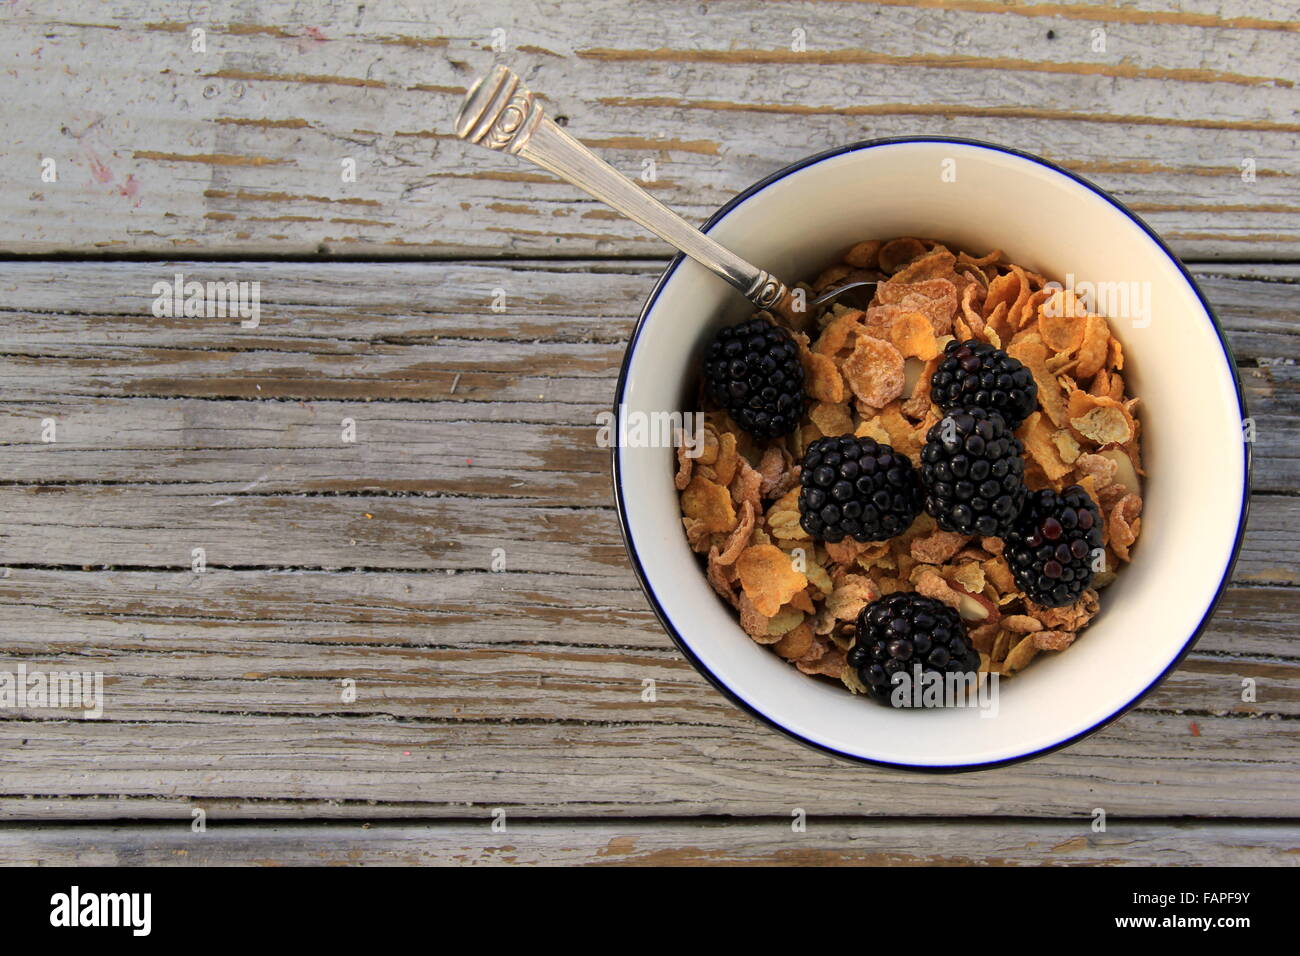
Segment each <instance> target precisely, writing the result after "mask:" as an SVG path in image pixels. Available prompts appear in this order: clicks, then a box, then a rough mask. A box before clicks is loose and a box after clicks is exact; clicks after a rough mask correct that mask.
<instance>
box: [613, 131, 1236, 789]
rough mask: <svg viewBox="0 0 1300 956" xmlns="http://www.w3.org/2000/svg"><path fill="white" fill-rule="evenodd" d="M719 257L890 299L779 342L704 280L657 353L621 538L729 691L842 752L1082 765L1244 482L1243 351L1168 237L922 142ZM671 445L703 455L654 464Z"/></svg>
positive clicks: (817, 166) (809, 324) (1004, 161)
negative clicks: (1067, 759)
mask: <svg viewBox="0 0 1300 956" xmlns="http://www.w3.org/2000/svg"><path fill="white" fill-rule="evenodd" d="M704 228H705V231H706V232H708V233H709V234H710V235H712V236H713V237H714V238H716V239H718V240H719V241H720V242H722V243H723V244H724V245H726V246H728V247H730V248H733V249H734V250H735V251H736V252H738V253H739V254H741V255H743V256H745V257H746V258H747V259H749V260H750V261H752V262H756V263H759V264H761V265H763V266H764V267H765V268H768V269H771V270H772V271H773V272H774V273H776V274H778V275H782V276H788V277H802V278H804V279H805V280H806V281H805V282H804V283H803V284H802V285H801V286H800V289H799V290H797V291H796V298H797V301H805V300H811V299H812V298H813V297H814V296H815V295H816V294H817V293H818V292H820V291H821V290H823V289H825V288H830V287H833V286H835V285H837V284H839V283H842V282H844V281H849V280H855V279H858V280H870V281H872V282H873V283H874V284H873V285H872V286H870V287H868V288H867V292H866V294H865V295H864V296H863V297H862V299H861V301H859V302H856V303H849V302H844V301H841V302H838V303H835V304H833V305H831V306H828V307H826V308H824V309H809V310H807V311H800V310H798V309H797V308H796V309H795V310H793V311H791V310H782V312H781V314H771V313H760V314H757V315H755V314H754V313H753V307H752V306H751V305H750V304H749V303H747V302H745V301H744V300H742V299H740V297H738V296H736V295H735V293H734V292H732V291H731V290H730V289H728V288H727V287H726V286H725V285H724V284H722V283H720V282H718V281H717V280H716V279H715V278H714V277H713V276H711V275H710V274H709V273H707V272H706V271H705V270H704V269H703V268H702V267H700V266H698V265H696V264H695V263H693V262H691V261H690V260H687V259H684V258H682V257H680V256H679V257H678V258H677V259H675V260H674V261H673V262H672V263H671V265H670V266H669V267H668V269H667V270H666V272H665V273H664V275H663V277H662V278H661V279H660V280H659V282H658V283H657V284H656V286H655V288H654V290H653V291H652V293H651V294H650V297H649V299H648V301H647V302H646V305H645V308H644V310H643V312H642V314H641V317H640V319H639V321H638V323H637V325H636V329H635V331H634V333H633V335H632V338H631V341H630V343H629V346H628V349H627V353H626V357H625V360H624V364H623V368H622V373H621V375H620V377H619V382H618V388H617V397H616V403H615V416H616V419H617V421H616V425H617V428H616V434H619V435H620V436H625V440H623V441H620V442H619V443H618V444H617V446H616V447H615V448H614V450H613V470H614V485H615V496H616V501H617V506H618V511H619V516H620V521H621V524H622V528H623V533H624V537H625V540H626V544H627V549H628V554H629V556H630V558H631V562H632V564H633V567H634V569H635V570H636V572H637V575H638V577H639V578H640V581H641V584H642V586H643V588H644V590H645V593H646V595H647V598H648V599H649V601H650V604H651V605H652V607H653V608H654V610H655V612H656V614H657V615H658V617H659V619H660V621H661V622H662V624H663V626H664V628H665V629H666V630H667V631H668V633H669V635H670V636H671V637H672V639H673V640H674V642H675V643H676V644H677V645H678V647H679V648H680V649H681V650H682V652H683V653H684V654H685V655H686V656H687V658H688V659H689V660H690V661H691V662H692V663H693V664H694V666H695V667H696V668H697V669H698V670H699V671H700V672H701V673H702V674H703V675H704V676H705V677H706V678H707V679H708V680H709V681H711V682H712V683H713V684H714V685H715V686H716V687H717V688H718V689H719V690H721V691H722V692H723V693H724V694H725V695H726V696H727V697H729V698H730V699H731V700H732V701H733V702H735V703H736V704H738V705H739V706H741V707H742V708H744V709H745V710H747V711H749V712H750V713H751V714H753V715H754V716H756V717H758V718H760V719H761V720H763V721H764V722H766V723H767V724H769V725H770V726H772V727H774V728H775V729H777V730H779V731H781V732H783V733H785V734H787V735H789V736H791V737H793V738H794V739H796V740H799V741H801V742H802V743H805V744H807V745H809V746H811V747H814V748H817V749H819V750H822V751H825V752H827V753H831V754H834V755H836V756H840V757H843V758H846V759H849V760H853V761H858V762H863V763H869V764H877V765H884V766H890V767H898V768H905V769H912V770H924V771H956V770H973V769H982V768H988V767H994V766H999V765H1003V764H1007V763H1012V762H1015V761H1019V760H1024V759H1028V758H1030V757H1034V756H1038V755H1041V754H1044V753H1048V752H1051V751H1053V750H1056V749H1058V748H1060V747H1063V746H1066V745H1068V744H1070V743H1072V742H1074V741H1076V740H1079V739H1081V738H1083V737H1085V736H1087V735H1088V734H1090V733H1092V732H1094V731H1096V730H1098V729H1099V728H1101V727H1103V726H1105V725H1106V724H1107V723H1109V722H1110V721H1112V720H1114V719H1115V718H1117V717H1119V716H1120V715H1122V714H1123V713H1124V712H1125V711H1127V710H1128V709H1129V708H1131V707H1132V706H1134V704H1136V703H1137V702H1138V701H1139V700H1140V699H1141V698H1142V697H1143V696H1144V695H1145V694H1147V693H1148V692H1150V691H1151V690H1152V689H1153V688H1154V687H1155V686H1156V685H1157V684H1159V683H1160V681H1162V680H1163V679H1164V678H1165V677H1166V676H1167V675H1168V674H1169V672H1170V671H1171V670H1172V669H1173V668H1174V667H1175V666H1177V664H1178V662H1179V661H1180V660H1181V659H1182V657H1183V656H1184V655H1185V654H1186V653H1187V651H1188V650H1189V649H1190V648H1191V646H1192V644H1193V643H1194V642H1195V640H1196V638H1197V636H1198V635H1199V634H1200V632H1201V630H1202V629H1203V628H1204V627H1205V625H1206V623H1207V622H1208V620H1209V617H1210V614H1211V613H1212V611H1213V609H1214V606H1215V604H1216V602H1217V600H1218V598H1219V596H1220V595H1221V593H1222V591H1223V589H1224V587H1225V586H1226V584H1227V581H1228V579H1229V577H1230V574H1231V569H1232V565H1233V562H1234V560H1235V558H1236V555H1237V552H1238V550H1239V548H1240V542H1241V535H1242V531H1243V529H1244V525H1245V517H1246V507H1247V500H1248V493H1249V465H1250V455H1249V445H1248V444H1247V443H1246V442H1245V441H1244V440H1243V420H1244V419H1245V409H1244V404H1243V400H1242V397H1241V389H1240V383H1239V382H1238V379H1237V375H1236V371H1235V365H1234V363H1233V360H1232V356H1231V353H1230V351H1229V349H1228V346H1227V344H1226V341H1225V340H1224V336H1223V333H1222V330H1221V329H1220V327H1219V325H1218V323H1217V321H1216V320H1215V318H1214V316H1213V313H1212V312H1211V310H1210V307H1209V305H1208V304H1207V303H1206V301H1205V299H1204V297H1203V295H1202V294H1201V292H1200V290H1199V289H1198V288H1197V287H1196V284H1195V283H1194V282H1193V280H1192V279H1191V277H1190V276H1189V275H1188V273H1187V271H1186V270H1185V269H1184V268H1183V267H1182V265H1181V264H1180V263H1179V262H1178V260H1177V259H1176V258H1175V257H1174V256H1173V254H1172V253H1171V252H1170V251H1169V250H1168V248H1167V247H1166V246H1165V245H1164V244H1163V243H1162V242H1161V241H1160V239H1159V238H1158V237H1157V236H1156V235H1155V234H1154V233H1153V232H1152V231H1151V230H1150V228H1149V227H1147V226H1146V225H1145V224H1144V223H1143V222H1142V221H1141V220H1140V219H1138V218H1137V217H1136V216H1135V215H1133V214H1132V213H1131V212H1130V211H1128V210H1127V209H1125V208H1124V206H1122V205H1121V204H1120V203H1118V202H1117V201H1116V200H1114V199H1112V198H1111V197H1110V196H1108V195H1107V194H1105V193H1104V192H1102V191H1101V190H1100V189H1098V188H1096V187H1095V186H1093V185H1091V184H1090V183H1088V182H1086V181H1084V180H1082V179H1080V178H1079V177H1077V176H1075V175H1073V174H1071V173H1069V172H1067V171H1065V170H1063V169H1061V168H1059V167H1057V166H1054V165H1052V164H1050V163H1048V162H1046V161H1044V160H1041V159H1038V158H1035V157H1033V156H1029V155H1027V154H1024V153H1020V152H1017V151H1015V150H1010V149H1006V148H1003V147H998V146H993V145H990V144H985V143H979V142H973V141H966V140H957V139H949V138H941V137H916V138H905V139H890V140H875V141H870V142H865V143H858V144H854V145H852V146H847V147H843V148H840V149H835V150H831V151H829V152H825V153H821V154H819V155H816V156H813V157H810V158H808V159H805V160H802V161H800V162H798V163H795V164H793V165H791V166H789V167H787V168H786V169H783V170H781V171H779V172H777V173H775V174H773V175H772V176H770V177H768V178H767V179H765V180H763V181H761V182H759V183H757V184H755V185H754V186H751V187H750V188H749V189H747V190H745V191H743V192H742V193H741V194H739V195H738V196H737V197H736V198H735V199H733V200H732V201H731V202H730V203H728V204H727V205H726V206H724V207H723V208H722V209H721V210H719V211H718V213H717V214H716V215H714V216H713V217H712V218H711V219H710V220H709V222H708V223H707V224H706V226H705V227H704ZM665 416H670V417H672V419H673V420H674V421H676V422H679V423H681V424H682V425H684V426H685V427H683V428H681V429H679V430H678V436H679V437H683V436H684V440H682V441H677V442H675V443H674V442H664V441H651V440H645V436H646V435H650V434H653V433H654V432H655V429H654V428H649V429H647V428H646V427H644V424H645V423H646V422H655V421H661V420H663V419H664V417H665ZM638 435H639V436H641V440H637V436H638ZM1193 436H1195V440H1192V437H1193ZM674 444H675V445H676V447H673V446H674Z"/></svg>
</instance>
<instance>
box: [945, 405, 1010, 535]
mask: <svg viewBox="0 0 1300 956" xmlns="http://www.w3.org/2000/svg"><path fill="white" fill-rule="evenodd" d="M1023 452H1024V446H1022V445H1021V443H1020V440H1019V439H1018V438H1016V436H1015V435H1014V434H1012V432H1011V429H1009V428H1008V427H1007V423H1006V421H1005V420H1004V419H1003V417H1002V416H1001V415H1000V414H998V413H997V412H990V411H987V410H985V409H983V408H961V409H955V410H953V411H950V412H948V413H947V414H946V415H944V417H943V418H941V419H940V420H939V421H938V422H937V423H935V425H934V426H933V427H932V428H931V429H930V431H929V432H927V433H926V436H925V447H924V448H923V449H922V450H921V482H922V483H923V484H924V485H925V510H926V511H928V512H929V513H930V514H931V515H932V516H933V517H934V519H935V520H936V521H938V522H939V527H940V528H942V529H943V530H944V531H955V532H957V533H959V534H978V535H984V536H986V537H987V536H1001V535H1003V534H1005V533H1006V532H1007V531H1009V530H1011V525H1012V522H1014V521H1015V518H1016V515H1017V514H1019V512H1020V507H1021V505H1023V504H1024V502H1025V495H1026V494H1027V492H1026V491H1025V482H1024V474H1025V462H1024V459H1023V458H1021V454H1022V453H1023Z"/></svg>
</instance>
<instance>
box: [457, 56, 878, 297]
mask: <svg viewBox="0 0 1300 956" xmlns="http://www.w3.org/2000/svg"><path fill="white" fill-rule="evenodd" d="M456 135H457V136H458V137H459V138H460V139H463V140H465V141H467V142H470V143H477V144H478V145H480V146H484V147H486V148H488V149H495V150H499V151H501V152H506V153H510V154H512V155H515V156H521V157H523V158H524V159H526V160H528V161H529V162H530V163H533V164H534V165H536V166H540V167H541V168H542V169H545V170H547V171H548V172H551V173H554V174H555V175H556V176H559V177H560V178H561V179H563V180H564V181H565V182H567V183H571V184H572V185H574V186H577V187H578V188H579V189H582V190H584V191H586V192H588V193H590V194H591V195H592V196H595V197H596V198H597V199H599V200H600V201H601V202H603V203H604V204H605V205H607V206H609V207H611V208H612V209H614V210H615V211H617V212H620V213H622V214H623V215H624V216H627V218H629V219H631V220H632V221H633V222H638V223H640V224H641V225H642V226H645V228H647V229H649V230H650V231H651V232H653V233H654V234H655V235H656V236H658V237H659V238H660V239H662V240H664V242H667V243H668V244H669V245H671V246H673V247H675V248H676V249H679V250H680V251H682V252H684V253H686V255H688V256H690V257H691V258H692V259H694V260H695V261H696V262H698V263H699V264H700V265H702V266H704V268H706V269H708V270H709V271H710V272H713V273H715V274H716V275H718V276H720V277H722V278H723V279H725V280H727V281H728V282H730V283H731V284H732V285H733V286H735V287H736V288H737V289H739V290H740V293H741V294H742V295H743V296H744V297H745V298H747V299H748V300H749V301H750V302H752V303H754V305H756V306H758V307H759V308H760V309H775V310H777V311H780V312H784V313H786V314H787V315H789V314H790V313H792V312H803V311H806V310H809V309H811V310H816V309H818V308H820V307H821V306H823V305H825V304H826V303H828V302H830V301H831V300H832V299H835V298H837V297H839V296H840V295H842V294H844V293H845V292H848V291H849V290H850V289H857V288H861V287H862V286H868V285H875V284H876V283H875V282H874V281H869V280H864V281H856V282H848V283H845V284H844V285H841V286H837V287H836V288H834V289H831V290H829V291H827V292H823V293H822V294H821V295H819V296H818V297H817V298H815V299H813V300H812V301H811V302H809V303H803V302H802V301H801V300H800V299H799V298H798V297H793V296H791V294H790V289H789V287H788V286H786V284H785V283H784V282H782V281H781V280H780V279H778V278H777V277H776V276H774V275H772V273H770V272H767V271H766V270H764V269H760V268H758V267H757V266H755V265H752V264H750V263H749V262H746V261H745V260H744V259H742V258H741V257H740V256H738V255H736V254H735V253H734V252H732V251H731V250H730V249H727V248H726V247H725V246H722V245H720V244H719V243H718V242H716V241H715V240H713V239H710V238H709V237H708V236H706V235H705V234H704V233H702V232H700V230H698V229H696V228H695V227H694V226H692V225H691V224H690V223H688V222H687V221H686V220H685V219H683V218H682V217H681V216H679V215H677V214H676V213H675V212H673V211H672V210H671V209H669V208H668V207H667V206H665V205H664V204H663V203H661V202H659V200H657V199H654V198H653V197H651V196H650V195H649V194H648V193H646V192H645V190H643V189H641V187H639V186H638V185H637V184H636V183H634V182H633V181H632V180H630V179H628V178H627V177H626V176H624V175H623V174H622V173H620V172H619V171H618V170H616V169H614V167H613V166H611V165H609V163H607V162H605V161H604V160H603V159H600V158H599V157H598V156H596V154H595V153H593V152H592V151H591V150H589V149H587V147H585V146H583V145H582V144H581V143H580V142H578V141H577V140H576V139H574V138H573V137H572V136H570V135H569V134H568V133H566V132H565V131H564V130H562V129H560V127H558V126H556V125H555V123H553V122H552V121H551V119H550V118H549V117H547V116H546V115H545V114H544V113H543V112H542V106H541V104H540V103H539V102H538V101H537V98H536V97H535V96H534V95H533V93H532V92H531V91H530V90H528V89H527V88H526V87H524V86H523V85H522V84H521V83H520V82H519V77H518V76H516V75H515V74H514V73H513V72H512V71H510V70H508V69H506V68H505V67H504V66H498V67H495V68H494V69H493V70H492V72H491V73H489V74H487V75H486V76H483V77H480V78H479V80H478V81H477V82H476V83H475V84H474V86H473V87H471V88H470V91H469V93H468V94H466V96H465V102H464V103H463V104H462V105H461V108H460V112H459V113H457V114H456Z"/></svg>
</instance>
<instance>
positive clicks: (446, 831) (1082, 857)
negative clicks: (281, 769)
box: [0, 812, 1300, 866]
mask: <svg viewBox="0 0 1300 956" xmlns="http://www.w3.org/2000/svg"><path fill="white" fill-rule="evenodd" d="M482 817H483V821H482V822H481V823H478V824H470V823H383V822H381V823H375V824H329V825H316V826H312V825H303V824H298V825H294V824H276V825H259V826H240V825H220V824H213V825H212V826H211V827H210V828H209V829H207V830H206V831H204V832H202V833H193V832H191V831H190V829H189V823H188V820H186V821H177V822H176V823H173V824H170V825H159V824H145V825H137V826H131V827H122V826H105V827H96V828H93V829H92V828H88V827H75V826H53V825H43V826H38V827H24V828H22V829H16V828H11V827H5V828H0V866H13V865H27V864H30V863H31V862H33V861H34V860H40V861H42V862H43V863H46V864H48V865H51V866H66V865H83V866H84V865H94V866H502V865H508V866H518V865H544V866H574V865H581V866H1111V865H1123V864H1126V863H1132V862H1133V861H1135V860H1143V861H1150V862H1152V863H1158V864H1160V865H1164V866H1205V865H1218V866H1270V865H1272V866H1277V865H1282V866H1286V865H1294V857H1293V856H1288V854H1287V850H1286V847H1287V846H1294V845H1295V844H1296V841H1297V838H1298V837H1300V830H1298V829H1297V828H1296V827H1294V826H1291V825H1287V824H1267V823H1208V822H1206V823H1137V822H1131V821H1120V822H1114V821H1110V822H1108V825H1107V828H1106V831H1105V832H1104V833H1094V832H1092V831H1091V829H1090V826H1089V824H1090V820H1088V819H1084V820H1079V821H1074V822H1068V823H1067V822H1061V823H1049V822H1042V821H1033V822H1021V823H1017V824H1016V825H1015V826H1014V827H1011V826H1008V825H1007V824H1006V823H1004V822H987V821H985V822H980V821H961V820H952V821H934V822H924V821H916V820H880V821H871V822H862V823H849V822H844V821H839V820H833V821H826V820H822V819H819V818H818V817H817V816H816V815H815V813H811V812H810V815H809V817H808V819H807V824H806V826H807V828H806V830H804V831H803V832H800V833H796V832H793V831H792V829H791V822H790V820H780V819H774V820H766V821H761V822H754V821H743V822H707V823H676V822H671V823H670V822H667V821H661V820H660V821H627V822H575V821H569V822H552V821H537V820H520V821H516V820H515V819H513V818H512V817H511V815H510V814H509V813H507V815H506V817H505V818H504V823H505V831H504V832H493V830H492V829H491V826H490V823H491V819H492V818H491V816H490V815H489V814H488V813H487V812H484V813H483V814H482Z"/></svg>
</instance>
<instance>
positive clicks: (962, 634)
mask: <svg viewBox="0 0 1300 956" xmlns="http://www.w3.org/2000/svg"><path fill="white" fill-rule="evenodd" d="M848 662H849V666H850V667H853V668H854V669H856V670H857V672H858V679H859V680H861V681H862V683H863V684H864V685H865V686H866V688H867V694H868V695H869V696H870V697H871V698H872V699H873V700H876V701H879V702H880V703H882V704H889V703H890V699H889V698H890V694H891V693H892V692H893V690H894V684H893V683H892V682H891V681H892V679H893V676H894V675H895V674H897V673H899V672H900V671H906V672H907V674H908V676H909V677H910V678H912V679H913V680H915V679H916V677H917V674H916V671H915V668H916V667H918V666H919V667H920V668H921V673H922V674H925V673H926V672H930V673H936V674H940V675H942V674H974V673H978V671H979V666H980V655H979V651H977V650H975V648H974V647H972V646H971V644H970V642H969V640H967V638H966V627H965V625H963V624H962V620H961V618H960V617H959V616H958V614H957V612H956V611H954V610H953V609H952V608H950V607H948V605H946V604H943V603H941V602H939V601H936V600H935V599H934V598H928V597H922V596H921V595H920V594H916V593H914V592H912V591H896V592H895V593H893V594H889V595H886V596H885V597H882V598H880V599H879V600H876V601H872V602H871V603H870V604H868V605H867V606H866V607H864V608H863V609H862V611H861V612H860V613H859V614H858V629H857V638H856V640H855V642H854V644H853V647H852V648H850V649H849V654H848ZM923 679H924V678H923ZM909 696H910V695H909ZM945 703H952V701H951V700H949V699H947V698H946V697H945Z"/></svg>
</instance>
